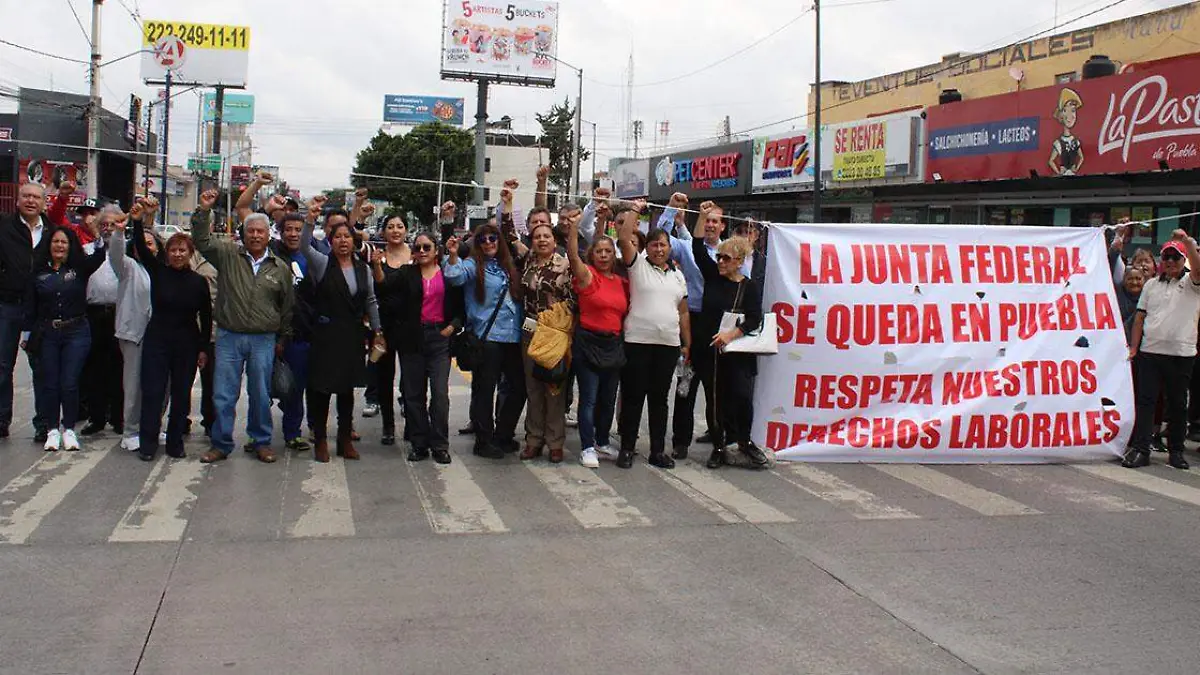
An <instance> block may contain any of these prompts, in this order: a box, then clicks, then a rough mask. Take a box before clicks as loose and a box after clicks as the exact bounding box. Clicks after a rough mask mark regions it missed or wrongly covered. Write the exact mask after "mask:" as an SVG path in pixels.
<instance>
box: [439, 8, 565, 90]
mask: <svg viewBox="0 0 1200 675" xmlns="http://www.w3.org/2000/svg"><path fill="white" fill-rule="evenodd" d="M442 28H443V30H442V79H443V80H464V81H475V80H488V81H489V82H498V83H501V84H518V85H527V86H537V87H553V86H554V78H555V74H556V73H557V69H558V68H557V66H558V62H557V61H556V60H555V57H556V56H557V55H558V3H557V2H535V1H533V0H512V1H509V0H447V1H446V6H445V13H444V22H443V26H442Z"/></svg>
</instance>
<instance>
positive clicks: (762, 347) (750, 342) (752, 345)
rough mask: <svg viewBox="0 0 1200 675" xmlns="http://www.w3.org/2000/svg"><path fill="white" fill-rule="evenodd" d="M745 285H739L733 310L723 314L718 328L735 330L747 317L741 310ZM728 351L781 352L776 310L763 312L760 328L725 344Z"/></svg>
mask: <svg viewBox="0 0 1200 675" xmlns="http://www.w3.org/2000/svg"><path fill="white" fill-rule="evenodd" d="M743 283H746V282H743ZM743 288H744V286H739V287H738V294H737V298H736V299H735V300H734V301H733V309H734V311H732V312H725V313H724V314H723V315H721V327H720V328H719V329H718V330H719V331H720V332H722V333H724V332H726V331H730V330H733V329H734V328H737V327H738V326H740V325H741V324H742V320H743V319H745V316H746V315H745V314H742V313H741V312H740V311H737V310H739V309H740V307H739V305H741V304H742V290H743ZM725 352H726V353H734V354H778V353H779V334H778V333H777V332H776V320H775V312H763V318H762V325H761V326H759V328H758V330H756V331H754V332H752V333H747V334H746V335H743V336H742V337H740V338H738V339H736V340H734V341H733V342H730V343H729V344H727V345H725Z"/></svg>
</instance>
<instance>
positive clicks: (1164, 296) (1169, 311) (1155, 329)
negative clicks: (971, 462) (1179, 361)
mask: <svg viewBox="0 0 1200 675" xmlns="http://www.w3.org/2000/svg"><path fill="white" fill-rule="evenodd" d="M1137 308H1138V311H1139V312H1145V313H1146V318H1145V319H1144V320H1143V323H1142V344H1141V346H1140V347H1138V351H1141V352H1146V353H1147V354H1162V355H1164V356H1195V355H1196V333H1197V330H1196V328H1197V321H1200V284H1196V283H1194V282H1193V281H1192V277H1191V276H1190V275H1189V274H1188V272H1187V271H1184V273H1183V277H1182V278H1181V279H1178V280H1167V281H1162V277H1161V275H1160V276H1157V277H1154V278H1152V279H1147V280H1146V285H1145V286H1144V287H1142V296H1141V297H1140V298H1139V299H1138V306H1137Z"/></svg>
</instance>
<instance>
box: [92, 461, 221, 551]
mask: <svg viewBox="0 0 1200 675" xmlns="http://www.w3.org/2000/svg"><path fill="white" fill-rule="evenodd" d="M204 469H205V465H203V464H201V463H200V462H196V461H180V460H170V459H168V458H166V457H162V458H160V459H159V460H158V463H157V464H155V465H154V468H153V469H152V470H151V471H150V475H149V477H147V478H146V482H145V483H143V484H142V489H141V492H139V493H138V496H137V498H136V499H134V500H133V503H132V504H130V505H129V509H128V510H126V511H125V515H124V516H122V517H121V520H120V522H118V523H117V526H116V528H114V529H113V532H112V534H111V535H110V536H109V537H108V540H109V541H110V542H151V541H179V540H181V539H183V533H184V531H185V530H186V529H187V524H188V519H189V518H190V517H191V512H192V507H193V506H195V504H196V498H197V497H198V494H197V492H196V489H197V488H198V487H199V484H200V479H201V478H203V477H204Z"/></svg>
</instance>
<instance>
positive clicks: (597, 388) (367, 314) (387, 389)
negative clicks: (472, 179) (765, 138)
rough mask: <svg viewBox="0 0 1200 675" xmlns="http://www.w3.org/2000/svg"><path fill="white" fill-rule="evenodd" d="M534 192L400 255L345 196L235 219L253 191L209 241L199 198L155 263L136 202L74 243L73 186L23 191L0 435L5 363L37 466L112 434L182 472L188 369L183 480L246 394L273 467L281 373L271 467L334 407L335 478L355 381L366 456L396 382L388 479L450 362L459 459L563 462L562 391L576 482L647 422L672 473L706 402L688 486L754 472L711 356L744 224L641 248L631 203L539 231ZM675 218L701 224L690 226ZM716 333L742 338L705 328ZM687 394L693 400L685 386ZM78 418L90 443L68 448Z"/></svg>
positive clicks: (8, 225) (620, 452) (452, 214)
mask: <svg viewBox="0 0 1200 675" xmlns="http://www.w3.org/2000/svg"><path fill="white" fill-rule="evenodd" d="M546 175H547V172H546V171H544V170H542V171H539V173H538V182H539V189H538V191H537V194H538V198H537V203H536V204H535V205H534V207H533V208H532V209H531V210H529V211H528V212H522V211H520V210H519V209H518V208H517V206H516V205H515V204H514V194H515V191H516V189H517V188H518V186H519V184H518V182H517V181H516V180H510V181H508V182H506V184H505V188H504V189H503V191H502V193H501V200H500V203H499V204H498V205H497V208H496V218H495V219H493V220H492V221H490V222H489V223H487V224H484V225H481V226H480V227H478V228H477V229H476V230H475V231H474V232H471V233H469V234H468V235H467V236H465V237H462V238H460V237H457V236H454V231H455V229H456V227H455V225H456V224H457V211H456V209H455V207H454V205H453V204H452V203H447V204H445V205H443V207H442V223H443V236H442V237H435V236H434V235H432V234H429V233H424V232H422V233H418V234H416V235H415V236H412V237H410V236H409V232H408V230H407V227H406V224H405V222H404V220H403V219H402V218H401V217H399V216H392V217H389V218H386V219H384V220H383V226H382V228H381V230H382V233H381V234H382V242H378V243H376V245H371V243H370V242H368V241H367V240H366V238H365V237H364V236H363V233H362V229H361V223H363V222H365V221H366V220H367V219H368V218H369V217H370V216H371V215H372V213H373V208H372V206H371V204H370V203H369V202H368V201H367V199H366V197H367V194H366V190H365V189H360V190H359V191H358V192H357V194H356V199H355V201H354V203H353V208H352V209H351V211H350V212H349V213H348V212H347V211H346V210H343V209H327V208H325V201H326V200H325V199H324V198H323V197H320V196H318V197H315V198H314V199H313V200H312V201H311V203H310V204H309V205H308V207H307V210H306V211H305V212H301V205H300V204H299V203H298V202H297V201H295V200H293V199H289V198H287V197H283V196H276V197H272V198H271V199H269V200H268V201H267V203H266V206H265V208H264V209H263V211H262V212H253V211H252V210H251V208H250V207H251V204H252V200H253V198H254V194H255V193H257V192H258V190H259V189H260V188H261V187H263V186H265V185H268V184H269V183H270V180H271V179H270V177H269V176H261V177H259V178H257V179H256V180H255V181H254V182H253V183H252V184H251V185H250V187H249V188H248V189H247V190H246V192H245V193H244V194H243V195H242V197H241V199H239V201H238V205H237V206H238V212H239V216H240V219H241V225H240V228H238V231H237V232H236V236H235V237H226V236H222V235H220V234H214V231H213V227H214V223H213V208H214V206H215V203H216V199H217V193H216V192H215V191H207V192H205V193H203V194H202V195H201V196H200V199H199V204H198V205H197V208H196V209H195V211H194V214H193V217H192V222H191V226H192V227H191V233H190V234H176V235H174V236H172V237H171V238H170V239H168V240H167V241H166V242H163V241H161V240H160V239H159V238H158V237H157V236H156V235H155V234H154V231H153V228H152V224H153V222H154V215H155V212H156V211H157V209H158V204H157V202H156V201H155V200H154V199H153V198H149V197H147V198H140V199H138V200H137V202H136V203H135V204H134V205H133V207H132V208H131V210H130V212H129V213H125V212H123V211H122V210H121V209H120V208H119V207H117V206H115V205H113V206H107V207H104V208H103V209H98V208H96V204H95V203H94V202H90V201H89V202H85V203H84V204H83V205H82V206H81V207H80V208H79V209H78V215H79V218H80V222H79V223H78V224H71V223H70V222H69V221H68V219H67V217H66V209H67V202H68V199H69V197H70V195H71V194H72V193H73V192H74V189H75V187H74V186H73V185H70V184H64V185H63V186H62V188H61V190H60V194H59V195H58V196H57V199H55V200H54V203H53V205H52V207H51V208H50V209H47V199H46V195H45V193H44V189H43V188H42V186H40V185H37V184H33V183H29V184H26V185H23V186H22V187H21V188H20V192H19V197H18V212H17V213H16V214H14V215H12V216H4V217H2V218H0V437H6V436H7V435H8V434H9V428H10V426H11V423H12V407H13V405H12V391H13V372H14V368H15V364H16V359H17V354H18V348H22V349H23V350H24V351H25V352H26V354H27V357H28V362H29V365H30V367H31V370H32V375H33V383H34V394H35V407H36V416H35V419H34V421H33V425H34V431H35V438H36V439H37V440H38V441H39V442H43V443H44V447H45V449H46V450H47V451H56V450H60V449H61V450H78V449H80V445H81V444H80V438H79V436H80V435H82V436H90V435H92V434H96V433H99V432H101V431H103V430H104V429H105V428H107V427H109V426H111V427H112V429H113V430H114V431H116V432H117V433H120V434H121V435H122V441H121V445H122V447H124V448H125V449H127V450H130V451H136V452H137V453H138V454H139V456H140V457H141V458H142V459H143V460H146V461H150V460H153V459H154V458H155V456H156V453H157V450H158V446H159V445H160V444H162V445H165V450H166V453H167V454H168V455H170V456H172V457H182V456H183V455H184V439H185V436H186V435H187V434H188V433H189V432H190V430H191V423H190V420H189V415H190V412H191V410H190V406H191V390H192V386H193V384H194V380H195V376H196V374H197V372H198V371H199V373H200V375H201V389H202V395H201V400H202V405H201V408H202V409H201V425H202V426H203V427H204V430H205V433H206V434H207V435H208V436H209V438H210V440H211V449H210V450H209V451H207V452H205V453H204V454H203V455H202V456H201V457H200V461H202V462H205V463H211V462H218V461H221V460H224V459H226V458H228V457H229V456H230V455H231V454H232V452H233V451H234V441H233V435H234V424H235V410H236V407H237V403H238V399H239V397H240V392H241V389H242V386H243V374H244V378H245V387H246V390H247V393H248V399H249V400H248V408H247V413H248V414H247V416H246V417H247V419H246V436H247V442H246V443H245V445H244V446H243V448H244V449H245V450H246V451H247V452H248V453H251V454H253V455H254V456H255V457H257V459H258V460H260V461H263V462H268V463H270V462H274V461H276V459H277V457H276V454H275V452H274V450H273V449H272V447H271V446H272V439H273V430H274V424H273V421H272V414H271V401H272V398H271V396H272V391H271V389H272V376H273V374H274V373H275V370H276V368H282V367H283V366H282V365H277V364H284V365H286V367H287V371H288V373H289V374H290V375H291V376H292V377H291V380H292V382H293V384H294V386H292V387H290V388H289V390H288V391H286V392H284V393H281V394H279V397H280V401H279V406H280V409H281V411H282V429H283V441H284V444H285V446H286V447H287V448H288V449H289V450H292V451H296V452H304V451H308V450H311V451H312V453H313V456H314V459H315V460H317V461H319V462H328V461H330V458H331V457H330V455H331V444H330V440H329V433H328V425H329V422H328V418H329V413H330V410H329V409H330V405H331V403H332V402H333V401H334V397H336V406H335V410H336V415H337V431H336V436H335V440H334V443H333V449H334V450H335V452H336V454H337V455H338V456H341V457H344V458H345V459H349V460H353V459H358V458H359V453H358V450H357V449H356V447H355V441H357V440H360V436H359V435H358V434H357V433H356V431H355V429H354V419H353V414H354V402H355V399H354V392H355V389H356V387H360V386H363V385H364V384H366V378H367V372H368V360H369V361H370V365H371V370H372V371H373V376H372V377H374V378H376V379H377V381H376V382H375V383H374V384H375V385H376V388H377V389H378V391H379V396H378V400H379V403H380V404H381V406H380V408H381V412H382V415H381V417H382V434H381V443H382V444H383V445H394V444H395V442H396V413H395V408H394V406H393V394H392V392H394V391H395V379H396V374H397V369H396V363H397V361H399V375H400V377H399V387H400V391H401V398H400V403H401V406H400V407H401V412H402V418H403V420H404V423H405V429H404V437H405V439H406V440H408V441H409V443H410V445H411V448H410V450H409V453H408V459H409V460H411V461H421V460H424V459H426V458H429V457H432V458H433V459H434V461H436V462H439V463H443V464H445V463H449V462H450V461H451V457H450V453H449V407H450V397H449V377H450V370H451V360H452V358H457V359H458V360H459V363H460V365H461V364H471V365H472V367H473V370H474V372H473V376H472V379H471V404H470V418H471V422H470V425H469V427H468V428H467V429H466V430H464V431H465V432H469V433H473V434H474V454H476V455H478V456H481V457H486V458H492V459H501V458H503V457H505V456H506V455H507V454H509V453H517V452H519V453H520V457H521V458H522V459H523V460H534V459H536V458H538V457H540V456H542V455H543V454H544V453H545V454H548V458H549V461H551V462H555V463H557V462H562V461H563V460H564V457H565V449H566V434H567V432H566V426H567V425H566V417H567V409H568V407H569V406H570V405H571V397H572V394H573V390H574V388H575V387H576V386H577V387H578V392H579V395H578V401H577V402H576V405H577V417H578V427H579V438H580V447H581V452H580V455H579V460H580V462H581V463H582V464H583V465H585V466H588V467H597V466H599V460H600V459H601V458H605V459H611V460H615V461H616V463H617V465H618V466H620V467H622V468H629V467H631V466H632V464H633V460H634V457H635V455H636V449H637V442H638V437H639V434H640V429H641V426H642V424H641V421H642V411H643V409H644V408H648V409H649V410H648V416H649V431H650V442H649V450H650V454H649V463H650V464H652V465H654V466H657V467H661V468H671V467H673V466H674V461H675V460H678V459H683V458H686V457H687V455H688V452H689V449H690V446H691V444H692V442H693V433H694V428H693V426H694V408H695V401H696V396H697V390H698V389H699V388H700V387H703V388H704V390H705V398H706V401H707V404H706V417H707V421H708V425H709V432H708V434H707V436H708V442H711V443H712V445H713V450H712V452H711V454H710V456H709V459H708V466H710V467H712V468H717V467H720V466H722V465H723V464H725V463H726V448H727V446H728V445H736V447H737V449H738V451H739V453H740V456H742V457H745V458H746V460H747V462H748V464H749V465H751V466H755V467H764V466H766V465H767V463H768V457H767V455H766V454H765V453H764V452H763V451H762V450H761V449H759V448H757V447H756V446H755V445H754V443H753V442H752V441H751V440H750V424H751V420H752V418H753V407H752V394H753V382H754V377H755V375H756V357H755V356H754V355H752V354H745V353H733V352H727V351H726V347H727V346H728V345H729V344H730V343H732V342H734V341H735V340H737V339H739V338H741V337H743V336H744V335H746V334H749V333H752V332H754V331H756V330H757V329H758V328H759V327H760V326H761V324H762V306H761V305H762V300H761V289H760V283H761V280H762V274H763V272H764V271H765V259H764V257H763V253H762V252H761V251H760V250H758V249H757V248H756V246H755V244H756V242H757V236H758V230H757V228H756V227H752V226H749V225H748V224H747V223H741V229H739V230H738V231H737V232H735V233H734V236H730V237H728V238H725V235H726V232H725V230H726V217H725V214H724V212H723V210H722V209H721V207H719V206H717V205H716V204H714V203H712V202H705V203H704V204H701V205H700V207H699V209H698V211H689V210H688V208H687V207H688V198H687V196H686V195H684V194H682V193H677V194H676V195H674V196H673V197H672V198H671V201H670V204H669V205H668V207H667V208H666V209H665V210H663V211H662V212H661V213H660V214H658V218H657V221H656V223H655V226H654V227H649V223H648V221H647V220H644V219H643V218H642V216H643V213H644V212H645V211H646V204H645V202H644V201H641V202H622V201H619V200H613V199H611V198H610V193H609V192H608V191H607V190H603V189H600V190H597V191H596V195H595V198H594V199H593V200H592V201H591V202H590V203H588V204H587V205H586V207H584V208H580V207H579V206H577V205H575V204H568V205H566V206H564V207H563V208H562V209H561V210H560V211H559V212H558V218H557V224H556V225H555V224H553V223H552V221H553V219H552V218H551V214H550V212H549V211H548V210H547V208H546V203H545V200H546V189H545V181H546ZM688 213H698V214H699V217H698V218H697V220H696V221H695V227H694V228H689V227H688V223H687V217H686V214H688ZM646 215H648V214H646ZM730 312H732V313H734V314H736V315H740V322H738V325H736V326H733V327H730V326H728V325H726V326H725V328H724V330H722V318H723V317H724V316H725V315H726V314H727V313H730ZM368 354H369V359H368ZM693 373H694V381H695V384H696V386H689V385H690V384H691V380H692V379H693V378H692V374H693ZM677 376H678V382H679V386H677V387H676V390H677V391H676V396H675V402H674V418H675V419H674V429H673V432H674V433H673V435H672V438H671V439H670V441H671V452H670V453H669V454H668V447H667V441H668V439H667V416H668V409H669V407H670V405H669V404H670V400H669V399H670V396H671V390H672V381H673V379H676V378H677ZM81 386H82V388H83V391H82V392H81ZM81 398H82V403H81ZM168 404H169V410H168ZM81 408H82V409H83V413H84V414H85V415H86V422H87V423H86V425H85V426H84V427H83V429H82V430H81V431H79V432H77V431H76V426H77V425H79V424H80V423H81ZM618 409H619V410H620V415H619V419H617V420H616V422H617V431H616V434H615V439H614V434H613V429H612V425H613V422H614V418H616V417H618V416H617V410H618ZM164 412H166V413H167V414H168V422H167V425H166V432H165V433H162V426H163V424H162V423H163V415H164ZM522 412H524V418H525V433H524V437H523V439H519V438H518V432H517V425H518V422H519V420H520V418H521V416H522ZM305 421H307V426H308V429H309V431H310V432H311V438H312V443H311V444H310V443H309V441H307V440H306V439H305V438H304V434H303V429H302V427H303V426H304V423H305ZM701 440H704V439H701ZM614 443H615V444H616V446H617V447H616V448H615V449H614V447H613V445H614Z"/></svg>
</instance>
